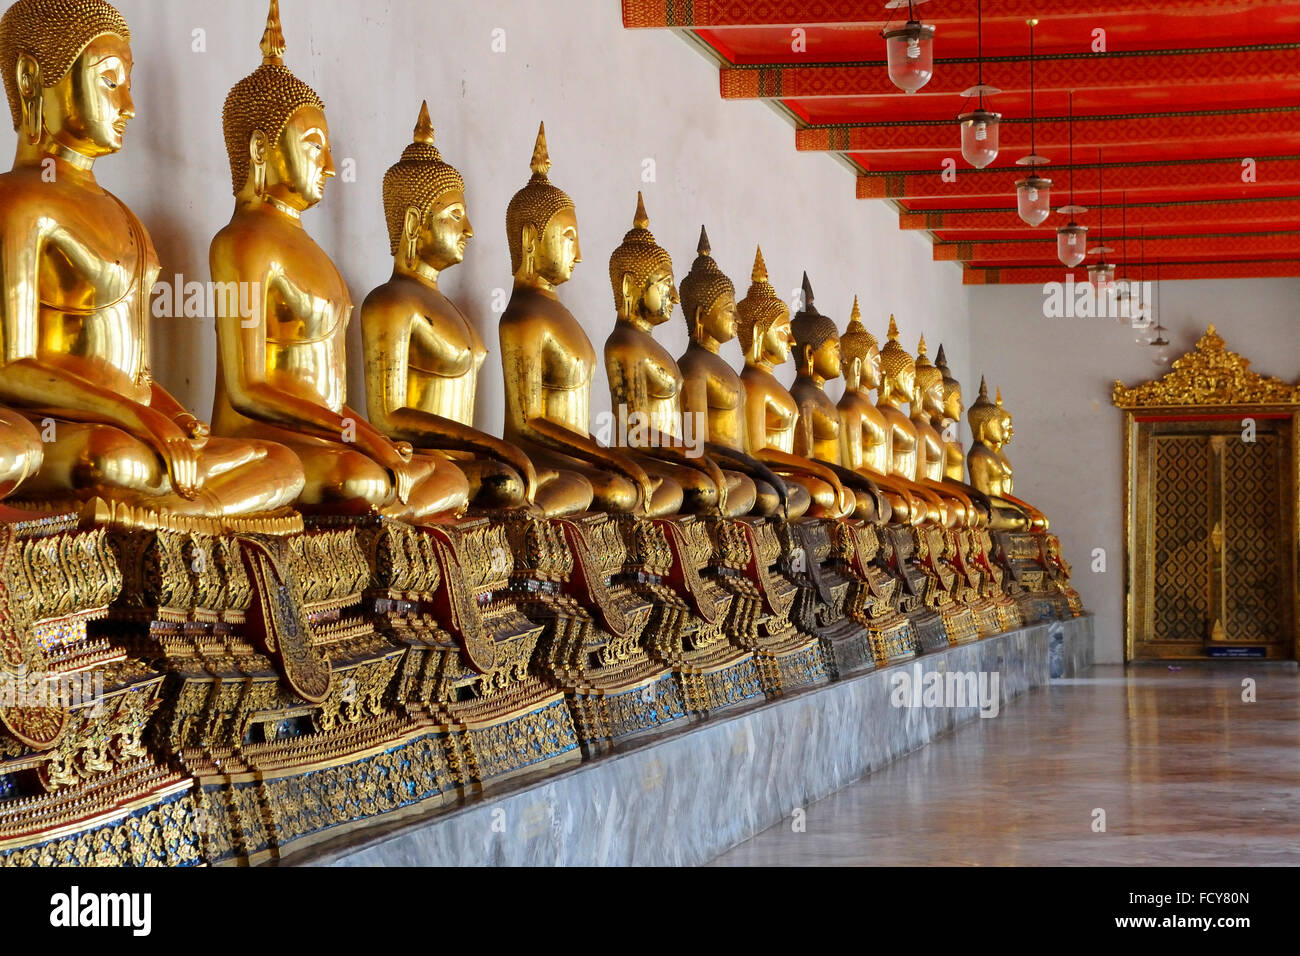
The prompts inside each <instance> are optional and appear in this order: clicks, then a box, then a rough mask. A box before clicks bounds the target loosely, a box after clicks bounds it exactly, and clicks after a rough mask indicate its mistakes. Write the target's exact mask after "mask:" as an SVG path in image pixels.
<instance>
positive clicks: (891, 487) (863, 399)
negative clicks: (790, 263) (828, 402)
mask: <svg viewBox="0 0 1300 956" xmlns="http://www.w3.org/2000/svg"><path fill="white" fill-rule="evenodd" d="M840 359H841V361H840V365H841V370H842V374H843V376H844V394H843V396H842V397H841V398H840V400H839V403H838V404H837V405H836V406H835V408H836V411H837V412H838V414H839V417H840V461H841V462H842V463H843V464H844V467H846V468H852V469H853V470H854V471H858V472H861V473H862V474H865V475H866V476H867V477H869V478H870V479H871V480H872V481H873V482H875V484H876V486H877V487H879V488H880V489H881V493H882V494H883V496H884V498H885V500H886V501H887V502H888V503H889V509H890V520H891V521H892V522H894V523H896V524H920V523H921V522H923V521H925V520H926V516H927V515H928V513H929V508H928V506H929V503H930V502H931V501H935V502H936V503H937V499H936V497H935V496H934V495H932V494H931V493H929V492H927V491H924V490H922V489H921V488H920V487H919V486H918V485H916V484H915V483H914V482H912V481H909V480H907V479H906V478H903V477H902V476H900V475H896V474H891V473H890V430H889V426H888V424H887V422H886V420H885V416H884V414H883V413H882V412H881V411H880V409H879V408H877V407H876V405H875V403H874V402H872V400H871V396H870V391H871V389H874V388H879V387H880V385H881V377H880V346H879V343H877V341H876V337H875V336H874V335H872V334H871V333H870V332H868V331H867V329H866V326H864V325H863V324H862V312H861V309H860V308H859V306H858V300H857V297H856V296H855V297H854V299H853V310H852V312H851V313H850V314H849V325H848V328H847V329H845V331H844V334H843V335H841V336H840Z"/></svg>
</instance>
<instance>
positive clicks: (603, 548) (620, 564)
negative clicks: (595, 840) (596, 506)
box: [501, 513, 686, 754]
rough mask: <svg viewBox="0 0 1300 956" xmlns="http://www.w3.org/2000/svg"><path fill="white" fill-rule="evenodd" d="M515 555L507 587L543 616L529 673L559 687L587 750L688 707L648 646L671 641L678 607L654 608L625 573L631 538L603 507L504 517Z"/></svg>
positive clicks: (536, 616)
mask: <svg viewBox="0 0 1300 956" xmlns="http://www.w3.org/2000/svg"><path fill="white" fill-rule="evenodd" d="M501 526H502V527H503V529H504V530H505V534H506V538H507V541H508V542H509V550H510V552H511V553H512V554H513V555H514V562H515V563H514V569H513V572H512V578H511V580H512V588H513V595H514V600H515V601H516V602H517V604H518V606H519V608H520V609H521V610H522V611H523V612H524V613H525V614H526V615H527V616H528V617H529V618H531V619H532V620H534V621H536V622H538V623H540V624H542V625H543V630H542V633H541V636H540V638H539V639H538V643H537V650H536V652H535V654H534V655H533V668H534V670H535V673H537V674H538V675H539V676H541V677H542V678H544V679H545V680H547V681H548V682H550V683H551V684H552V686H558V687H559V688H560V689H561V690H562V691H563V693H564V697H565V699H566V700H567V701H568V703H569V709H570V712H571V713H572V715H573V723H574V728H575V731H576V733H577V736H578V740H579V741H580V743H581V745H582V749H583V752H584V753H588V754H591V753H597V752H600V751H601V750H604V749H606V748H608V747H609V746H610V745H611V744H613V743H614V742H615V741H616V740H618V739H621V738H624V737H627V736H629V735H632V734H637V733H641V732H643V731H647V730H654V729H658V728H660V727H663V726H665V725H666V724H668V723H671V722H672V721H674V720H678V719H681V718H683V717H685V716H686V708H685V703H684V701H683V699H682V693H681V688H680V687H679V686H678V684H677V682H676V680H675V679H674V678H673V675H672V674H671V672H670V671H669V670H668V667H667V665H665V664H664V663H662V662H660V661H658V660H655V659H654V658H653V657H652V656H651V655H650V654H649V653H648V652H647V649H646V645H647V644H648V643H652V642H654V641H655V640H658V641H659V642H660V643H659V644H658V645H657V646H660V647H663V646H671V637H670V636H669V635H671V633H672V631H671V630H670V629H671V628H673V627H676V626H679V625H680V614H681V611H682V609H681V608H680V607H675V606H673V607H669V606H667V605H665V607H664V608H661V609H660V614H659V616H658V619H657V620H658V627H659V628H660V629H661V630H657V631H655V632H651V634H649V635H647V633H646V631H647V628H648V626H649V624H650V622H651V618H652V617H653V616H654V615H655V612H656V607H655V604H654V603H653V602H652V601H651V600H649V599H648V598H647V597H646V596H645V594H644V592H643V591H642V590H641V589H639V587H638V586H637V584H636V583H635V582H630V581H628V580H627V576H626V574H625V571H624V566H625V564H626V563H627V557H628V554H627V546H626V543H625V542H624V540H623V536H622V534H621V532H620V530H619V527H618V523H617V521H616V520H614V519H612V518H611V517H609V516H608V515H604V514H597V513H587V514H583V515H577V516H575V517H572V518H554V519H541V518H535V517H532V516H529V515H525V514H519V513H514V514H511V515H508V516H505V517H503V519H502V522H501Z"/></svg>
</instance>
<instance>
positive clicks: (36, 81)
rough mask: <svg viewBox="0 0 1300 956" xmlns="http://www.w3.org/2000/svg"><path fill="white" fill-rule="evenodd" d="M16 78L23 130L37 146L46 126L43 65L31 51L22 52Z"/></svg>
mask: <svg viewBox="0 0 1300 956" xmlns="http://www.w3.org/2000/svg"><path fill="white" fill-rule="evenodd" d="M14 79H15V80H16V81H17V83H18V97H19V99H20V100H21V101H22V132H23V134H24V135H25V136H26V137H27V142H28V144H29V145H31V146H35V145H36V144H37V143H39V142H40V141H41V131H42V130H43V129H44V126H45V116H44V113H43V110H42V105H43V104H42V101H43V99H44V89H43V87H42V86H41V65H40V64H39V63H37V62H36V58H35V57H33V56H32V55H31V54H30V53H20V54H19V55H18V62H17V63H16V64H15V65H14Z"/></svg>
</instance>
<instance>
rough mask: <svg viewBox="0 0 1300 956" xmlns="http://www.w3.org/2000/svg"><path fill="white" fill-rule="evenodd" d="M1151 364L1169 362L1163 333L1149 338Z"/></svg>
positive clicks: (1166, 363) (1167, 345) (1161, 364)
mask: <svg viewBox="0 0 1300 956" xmlns="http://www.w3.org/2000/svg"><path fill="white" fill-rule="evenodd" d="M1151 364H1152V365H1160V366H1163V365H1168V364H1169V343H1168V342H1166V341H1165V337H1164V336H1163V335H1157V336H1156V337H1155V338H1154V339H1152V340H1151Z"/></svg>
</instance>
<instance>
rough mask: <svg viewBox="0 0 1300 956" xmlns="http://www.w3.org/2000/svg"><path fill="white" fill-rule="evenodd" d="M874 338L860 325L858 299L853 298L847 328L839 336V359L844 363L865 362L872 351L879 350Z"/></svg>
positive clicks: (860, 312) (860, 315) (860, 317)
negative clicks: (856, 360)
mask: <svg viewBox="0 0 1300 956" xmlns="http://www.w3.org/2000/svg"><path fill="white" fill-rule="evenodd" d="M879 348H880V346H879V344H878V343H877V342H876V337H875V336H874V335H872V334H871V333H870V332H868V331H867V327H866V326H865V325H863V324H862V309H861V308H860V307H859V306H858V297H857V296H856V295H855V296H854V297H853V310H852V311H851V312H850V313H849V327H848V328H847V329H845V330H844V334H843V335H841V336H840V357H841V358H842V359H843V360H844V361H845V362H852V361H853V360H854V359H858V360H860V361H863V362H865V361H866V360H867V356H868V355H869V354H870V353H871V350H872V349H877V350H879Z"/></svg>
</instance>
